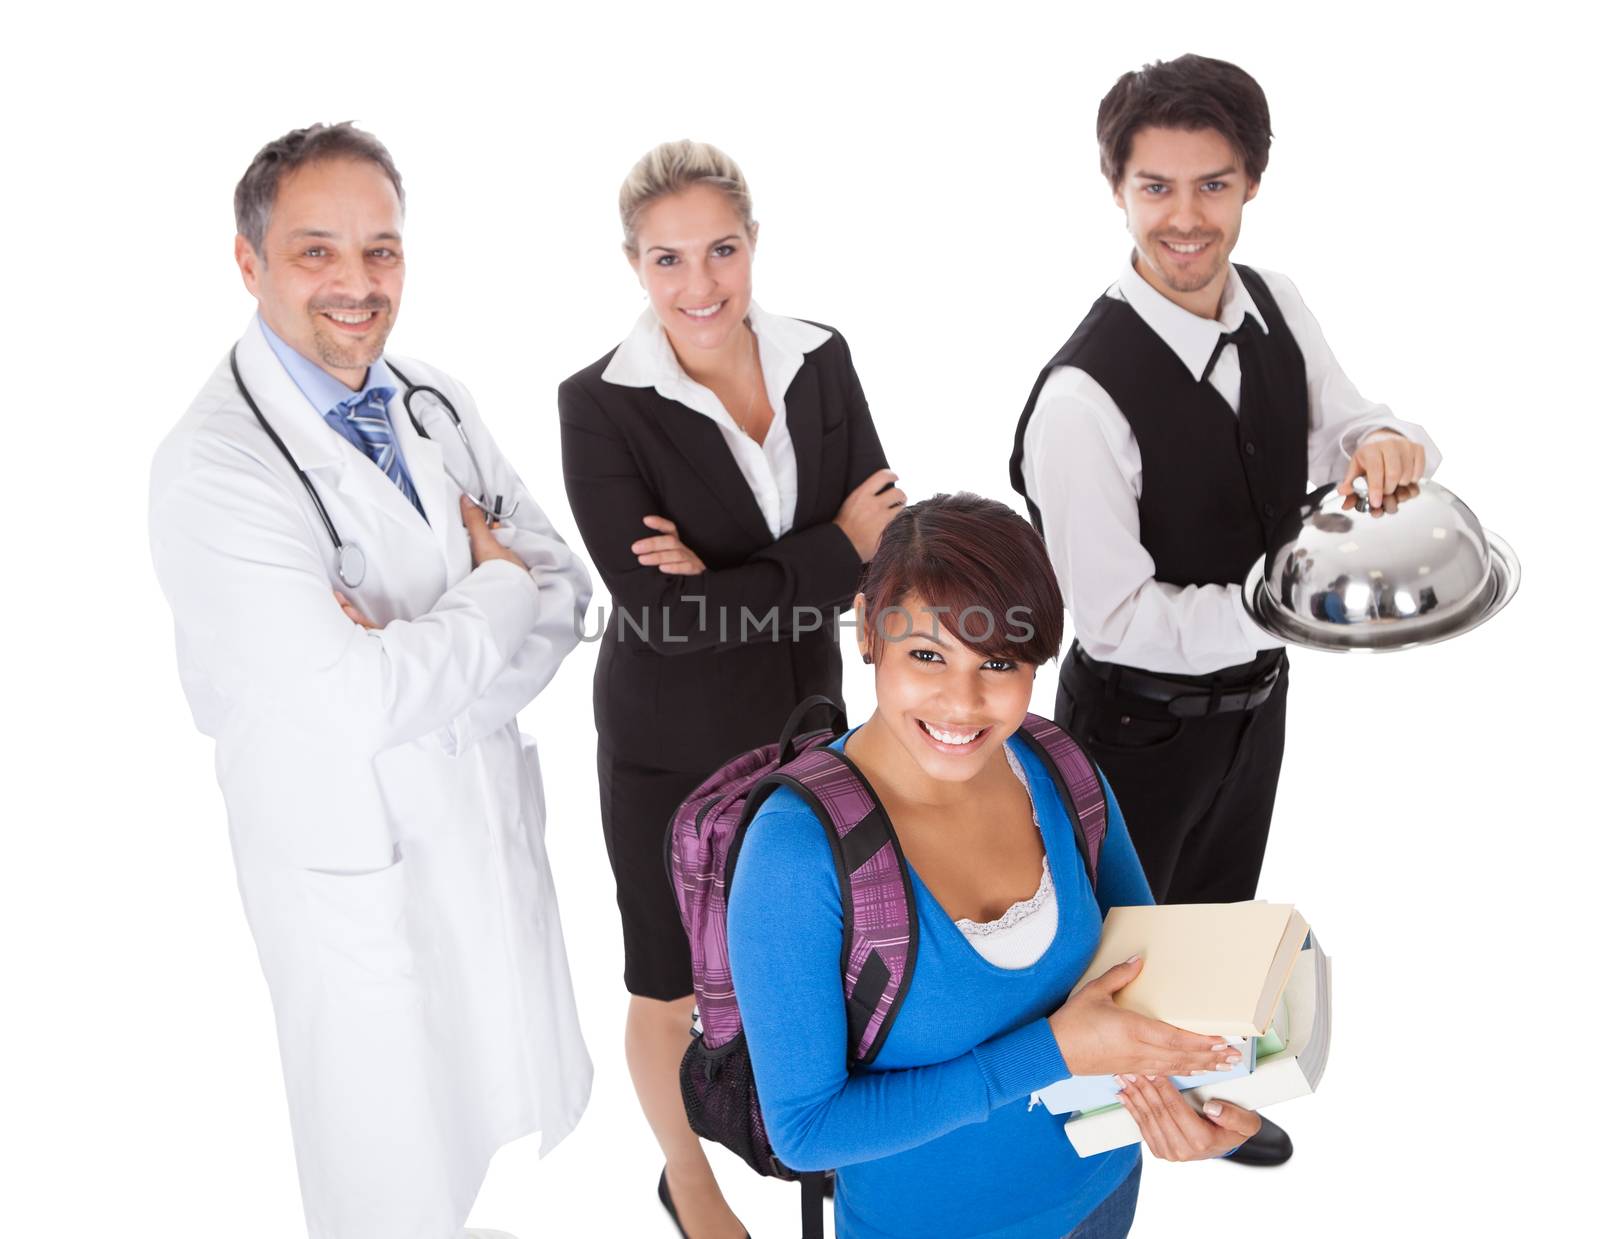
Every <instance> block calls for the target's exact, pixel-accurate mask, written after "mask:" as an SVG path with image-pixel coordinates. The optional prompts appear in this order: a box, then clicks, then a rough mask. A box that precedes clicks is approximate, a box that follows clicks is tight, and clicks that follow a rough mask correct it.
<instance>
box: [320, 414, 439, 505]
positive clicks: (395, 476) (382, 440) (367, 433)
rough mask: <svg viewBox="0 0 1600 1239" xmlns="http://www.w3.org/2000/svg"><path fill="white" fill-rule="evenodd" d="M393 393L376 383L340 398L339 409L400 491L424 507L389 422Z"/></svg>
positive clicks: (373, 460)
mask: <svg viewBox="0 0 1600 1239" xmlns="http://www.w3.org/2000/svg"><path fill="white" fill-rule="evenodd" d="M393 395H394V388H392V387H373V388H370V389H369V390H368V391H366V392H365V393H363V394H362V395H361V396H359V397H356V398H354V399H351V400H344V401H341V402H340V404H339V407H338V409H337V410H336V412H337V413H338V414H339V416H340V417H342V418H343V419H344V421H345V424H346V425H348V426H349V427H350V429H352V430H353V431H355V437H356V438H357V439H359V440H360V442H361V446H362V447H363V448H365V449H366V453H367V455H368V456H369V457H371V459H372V463H373V464H375V465H377V466H378V468H380V469H382V470H383V472H384V474H385V475H386V476H387V477H388V479H389V480H390V481H391V482H393V483H394V484H395V485H396V486H398V487H399V488H400V493H401V494H403V495H404V496H405V497H406V498H407V499H409V500H411V506H412V507H414V508H416V510H417V511H418V512H421V511H422V501H421V499H419V498H418V497H417V491H416V488H415V487H414V486H412V485H411V479H410V477H408V476H407V474H406V468H405V463H404V462H403V461H402V460H401V459H400V448H399V445H398V444H396V443H395V441H394V429H393V428H392V427H391V426H390V425H389V414H388V412H387V410H386V409H385V407H384V406H385V405H387V404H388V403H389V397H391V396H393Z"/></svg>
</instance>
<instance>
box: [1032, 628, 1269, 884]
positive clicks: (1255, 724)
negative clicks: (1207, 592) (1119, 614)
mask: <svg viewBox="0 0 1600 1239" xmlns="http://www.w3.org/2000/svg"><path fill="white" fill-rule="evenodd" d="M1076 652H1077V648H1076V646H1074V648H1073V651H1072V653H1069V654H1068V656H1067V657H1066V658H1065V659H1064V660H1063V666H1062V672H1061V683H1060V686H1059V688H1058V689H1057V692H1056V722H1057V723H1058V724H1059V725H1060V726H1062V727H1064V728H1066V729H1067V730H1068V731H1069V732H1071V733H1072V735H1073V736H1074V737H1076V738H1077V740H1078V741H1079V742H1080V743H1081V744H1083V745H1084V747H1086V748H1087V749H1088V750H1089V753H1090V755H1091V756H1093V758H1094V759H1095V761H1096V762H1098V763H1099V765H1100V769H1101V770H1102V771H1104V772H1105V776H1106V781H1107V782H1108V783H1109V784H1110V785H1111V790H1112V793H1113V794H1114V795H1115V796H1116V798H1117V804H1118V806H1119V807H1120V808H1121V809H1122V816H1123V820H1124V821H1126V822H1127V824H1128V833H1129V834H1130V835H1131V836H1132V838H1133V846H1134V848H1135V849H1136V850H1137V851H1138V853H1139V860H1140V861H1141V863H1142V864H1143V865H1144V872H1145V877H1146V878H1147V879H1149V882H1150V889H1151V891H1152V892H1153V893H1154V895H1155V898H1156V902H1157V903H1233V902H1235V901H1237V900H1241V899H1253V898H1255V893H1256V879H1257V878H1259V877H1260V876H1261V861H1262V857H1263V856H1264V855H1265V854H1266V850H1267V831H1268V828H1269V827H1270V826H1271V825H1272V804H1273V800H1274V799H1275V798H1276V796H1277V792H1278V770H1279V768H1280V767H1281V766H1282V764H1283V738H1284V719H1285V709H1284V705H1285V701H1286V700H1287V697H1288V692H1289V666H1288V663H1287V661H1285V662H1284V663H1283V667H1282V670H1281V671H1280V673H1279V675H1278V681H1277V684H1276V685H1275V686H1274V687H1273V690H1272V693H1271V695H1270V696H1269V697H1268V698H1267V699H1266V700H1265V701H1264V702H1262V703H1261V704H1260V705H1259V706H1257V707H1256V708H1255V709H1253V710H1240V711H1235V712H1233V713H1229V714H1209V715H1204V716H1201V717H1198V718H1177V717H1175V716H1173V715H1172V714H1171V713H1170V712H1168V710H1167V709H1166V706H1165V705H1163V704H1162V703H1160V702H1155V701H1151V700H1150V699H1149V698H1146V697H1139V696H1135V695H1133V694H1131V693H1128V692H1126V691H1122V690H1119V689H1117V688H1116V687H1115V685H1114V684H1113V683H1108V682H1107V681H1105V680H1102V679H1101V678H1100V677H1099V676H1098V675H1097V674H1096V671H1095V670H1091V669H1090V668H1088V667H1086V666H1084V665H1083V664H1082V663H1081V662H1080V661H1079V660H1078V658H1077V657H1075V655H1076ZM1110 666H1111V664H1104V663H1103V664H1100V665H1099V669H1106V668H1109V667H1110ZM1260 674H1261V671H1260V668H1259V666H1257V667H1254V668H1239V669H1234V668H1230V669H1228V670H1227V671H1223V672H1219V673H1218V674H1217V676H1216V677H1173V678H1175V679H1183V680H1189V679H1193V682H1194V683H1195V685H1196V686H1197V691H1203V689H1204V687H1206V686H1209V685H1210V684H1212V683H1213V682H1215V683H1216V684H1217V685H1218V686H1220V687H1222V688H1230V687H1234V686H1237V685H1240V684H1244V683H1247V682H1248V681H1249V680H1251V679H1252V678H1259V676H1260Z"/></svg>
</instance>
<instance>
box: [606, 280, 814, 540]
mask: <svg viewBox="0 0 1600 1239" xmlns="http://www.w3.org/2000/svg"><path fill="white" fill-rule="evenodd" d="M745 321H746V322H748V323H749V324H750V330H751V331H753V332H755V337H756V348H757V350H758V351H759V357H760V360H761V374H762V378H763V380H764V381H765V383H766V388H767V401H768V403H769V404H771V405H772V425H771V426H769V427H768V428H767V437H766V438H765V439H764V440H763V441H762V442H760V443H757V442H756V441H755V440H754V439H752V438H751V437H750V436H749V435H747V434H745V432H744V431H743V430H741V429H739V424H738V423H737V422H736V421H734V420H733V418H732V416H731V415H730V414H729V413H728V410H727V409H725V408H723V407H722V401H720V400H718V399H717V395H716V393H715V392H713V391H712V390H711V389H710V388H709V387H705V386H702V385H701V384H699V383H696V382H695V381H694V380H693V379H692V378H690V377H689V376H688V375H687V374H686V373H684V369H683V367H682V366H681V365H680V364H679V363H678V355H677V354H676V353H674V352H673V351H672V342H671V341H670V340H668V339H667V332H666V328H664V327H663V326H662V325H661V320H660V319H659V318H657V317H656V314H655V311H654V310H652V309H646V310H645V312H644V313H643V314H641V315H640V316H639V321H638V322H637V323H635V324H634V328H633V331H632V332H630V333H629V335H628V338H627V339H626V340H624V341H623V342H622V343H621V344H620V345H618V346H617V351H616V352H615V353H614V354H613V355H612V358H611V361H610V362H609V363H608V364H607V365H606V368H605V372H604V373H603V374H601V376H600V377H601V378H603V379H604V380H605V381H606V382H608V383H615V384H617V385H618V386H619V387H653V388H655V390H656V391H658V392H660V393H661V395H663V396H665V397H666V398H667V399H668V400H673V401H676V402H677V403H678V404H681V405H683V406H685V407H686V408H690V409H693V410H694V411H695V412H696V413H703V414H705V416H707V417H709V418H710V419H711V420H712V421H714V422H715V423H716V424H717V429H719V430H721V431H722V437H723V439H724V440H725V441H726V442H727V444H728V450H729V451H730V452H732V453H733V459H734V462H735V463H736V464H737V465H738V466H739V472H740V473H742V474H744V480H745V481H746V482H747V483H749V486H750V492H751V493H752V494H753V495H755V497H756V503H758V504H759V505H760V507H761V515H762V516H763V517H765V518H766V522H767V528H768V529H769V530H770V531H771V533H772V537H773V540H774V541H776V540H777V539H778V538H781V537H782V536H783V535H784V534H786V533H788V532H789V530H790V529H792V528H793V527H794V505H795V495H796V494H797V492H798V482H797V478H796V472H797V471H796V466H795V456H794V440H793V439H791V438H790V437H789V423H788V415H787V412H786V410H785V407H784V401H783V396H784V393H785V392H787V391H788V390H789V384H790V383H792V382H794V376H795V375H796V374H798V373H799V372H800V367H801V366H802V365H804V364H805V355H806V354H807V353H809V352H810V351H811V350H812V349H814V348H816V347H817V346H819V345H820V344H822V343H823V342H824V341H826V340H827V339H828V337H829V336H830V335H832V334H833V333H832V332H829V331H825V330H824V329H823V328H821V327H816V326H813V325H812V324H811V323H805V322H801V321H800V320H799V319H795V318H782V317H780V316H779V315H776V314H768V313H767V312H766V311H764V310H763V309H762V308H761V307H760V306H758V305H756V303H755V302H753V301H752V302H751V303H750V313H749V316H748V317H747V318H746V320H745Z"/></svg>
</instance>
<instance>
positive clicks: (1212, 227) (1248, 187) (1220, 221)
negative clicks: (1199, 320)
mask: <svg viewBox="0 0 1600 1239" xmlns="http://www.w3.org/2000/svg"><path fill="white" fill-rule="evenodd" d="M1257 187H1258V186H1257V183H1255V182H1251V181H1249V180H1248V179H1247V178H1246V176H1245V173H1244V163H1243V160H1241V158H1240V157H1239V153H1238V152H1237V151H1236V150H1234V149H1233V147H1232V146H1231V145H1230V144H1229V142H1228V139H1227V138H1225V137H1223V136H1222V134H1220V133H1219V132H1217V130H1215V129H1198V130H1188V129H1156V128H1146V129H1141V130H1140V131H1139V132H1138V133H1137V134H1135V135H1134V138H1133V143H1132V145H1131V146H1130V148H1129V151H1128V161H1127V163H1126V165H1124V172H1123V178H1122V184H1121V185H1119V186H1118V187H1117V189H1116V192H1115V198H1116V203H1117V205H1118V206H1119V207H1121V208H1122V209H1123V210H1124V211H1125V212H1126V213H1127V219H1128V231H1129V232H1130V233H1132V234H1133V241H1134V245H1135V246H1136V247H1137V249H1138V257H1137V258H1136V259H1135V262H1134V265H1135V268H1136V269H1137V270H1138V272H1139V274H1140V275H1141V276H1143V277H1144V279H1145V281H1146V282H1147V283H1149V284H1150V285H1151V287H1153V288H1155V289H1156V290H1157V291H1159V292H1160V293H1162V294H1163V295H1164V296H1166V297H1167V298H1168V299H1169V300H1171V301H1175V302H1176V303H1177V304H1179V305H1181V306H1183V308H1184V309H1186V310H1189V311H1190V312H1191V313H1195V314H1199V315H1201V316H1202V317H1204V318H1215V317H1216V314H1217V307H1218V305H1219V304H1220V302H1221V300H1222V290H1223V288H1224V286H1225V285H1226V284H1227V281H1228V255H1229V254H1231V253H1232V252H1233V247H1234V244H1235V243H1236V242H1237V241H1238V240H1239V229H1240V226H1241V224H1242V223H1243V219H1244V204H1245V203H1246V202H1249V201H1250V199H1252V198H1254V197H1255V196H1256V189H1257Z"/></svg>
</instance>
